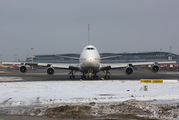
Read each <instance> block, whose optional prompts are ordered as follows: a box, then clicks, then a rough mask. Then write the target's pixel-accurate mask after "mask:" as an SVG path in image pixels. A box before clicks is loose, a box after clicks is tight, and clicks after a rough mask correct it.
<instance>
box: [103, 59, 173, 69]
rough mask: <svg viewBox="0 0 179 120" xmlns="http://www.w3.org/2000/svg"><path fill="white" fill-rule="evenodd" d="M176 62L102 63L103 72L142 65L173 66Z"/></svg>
mask: <svg viewBox="0 0 179 120" xmlns="http://www.w3.org/2000/svg"><path fill="white" fill-rule="evenodd" d="M172 63H176V61H162V62H134V63H102V64H101V70H108V69H117V68H124V67H128V66H140V65H154V64H172Z"/></svg>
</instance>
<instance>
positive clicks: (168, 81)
mask: <svg viewBox="0 0 179 120" xmlns="http://www.w3.org/2000/svg"><path fill="white" fill-rule="evenodd" d="M140 83H178V80H163V79H140Z"/></svg>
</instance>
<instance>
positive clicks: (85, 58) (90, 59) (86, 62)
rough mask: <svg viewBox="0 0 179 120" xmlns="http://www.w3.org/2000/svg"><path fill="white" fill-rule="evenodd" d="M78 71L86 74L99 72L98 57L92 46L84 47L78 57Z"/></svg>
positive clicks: (99, 61)
mask: <svg viewBox="0 0 179 120" xmlns="http://www.w3.org/2000/svg"><path fill="white" fill-rule="evenodd" d="M79 62H80V64H79V65H80V66H79V67H80V71H81V72H83V73H88V72H89V71H92V72H95V73H96V72H98V71H99V70H100V63H101V60H100V55H99V53H98V50H97V49H96V47H94V46H92V45H88V46H86V47H85V48H84V49H83V51H82V53H81V55H80V59H79Z"/></svg>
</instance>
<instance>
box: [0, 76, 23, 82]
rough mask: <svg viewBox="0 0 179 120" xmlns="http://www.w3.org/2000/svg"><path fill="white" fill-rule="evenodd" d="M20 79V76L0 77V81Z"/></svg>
mask: <svg viewBox="0 0 179 120" xmlns="http://www.w3.org/2000/svg"><path fill="white" fill-rule="evenodd" d="M11 80H12V81H20V80H23V79H22V78H21V77H0V81H4V82H5V81H11Z"/></svg>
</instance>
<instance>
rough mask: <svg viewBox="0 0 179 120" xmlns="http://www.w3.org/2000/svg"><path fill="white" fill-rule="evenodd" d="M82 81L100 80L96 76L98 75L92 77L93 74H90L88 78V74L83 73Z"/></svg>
mask: <svg viewBox="0 0 179 120" xmlns="http://www.w3.org/2000/svg"><path fill="white" fill-rule="evenodd" d="M81 79H84V80H86V79H88V80H96V79H98V76H97V75H96V73H94V76H92V73H88V76H87V77H86V74H85V73H83V75H82V76H81Z"/></svg>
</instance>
